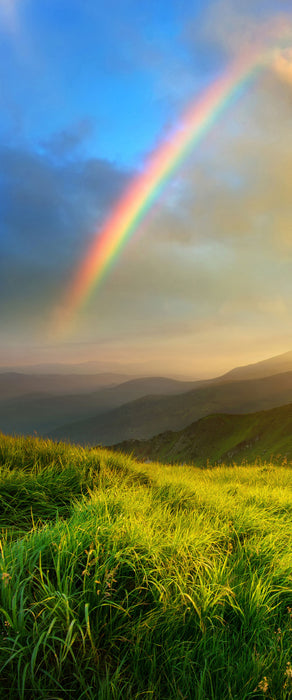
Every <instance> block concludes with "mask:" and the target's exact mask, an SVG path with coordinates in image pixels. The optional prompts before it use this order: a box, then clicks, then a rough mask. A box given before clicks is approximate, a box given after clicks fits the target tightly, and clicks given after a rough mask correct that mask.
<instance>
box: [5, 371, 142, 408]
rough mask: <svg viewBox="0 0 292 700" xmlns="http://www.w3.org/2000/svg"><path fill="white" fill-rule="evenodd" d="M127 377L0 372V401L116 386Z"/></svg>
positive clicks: (84, 391) (83, 391)
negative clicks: (28, 395) (33, 395)
mask: <svg viewBox="0 0 292 700" xmlns="http://www.w3.org/2000/svg"><path fill="white" fill-rule="evenodd" d="M127 379H129V378H128V377H127V376H124V375H115V374H25V373H22V372H5V373H4V372H3V373H1V372H0V401H3V400H6V399H11V398H14V397H16V396H24V395H25V394H51V395H56V396H59V395H68V394H76V393H82V394H83V393H89V392H93V391H96V390H97V389H101V388H102V387H107V386H108V387H109V386H116V385H117V384H120V383H121V382H124V381H126V380H127Z"/></svg>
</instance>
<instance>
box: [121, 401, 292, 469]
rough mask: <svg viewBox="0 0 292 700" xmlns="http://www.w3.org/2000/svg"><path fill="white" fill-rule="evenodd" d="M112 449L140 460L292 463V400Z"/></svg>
mask: <svg viewBox="0 0 292 700" xmlns="http://www.w3.org/2000/svg"><path fill="white" fill-rule="evenodd" d="M110 447H111V449H114V450H117V451H120V452H125V453H126V454H132V455H133V456H134V457H136V458H137V459H142V460H145V459H147V460H151V461H159V462H163V463H164V462H170V463H182V462H186V463H188V464H191V463H193V464H197V465H205V464H206V463H207V462H209V463H211V464H215V463H219V464H220V463H221V462H224V463H225V464H228V463H232V462H242V461H248V460H250V461H254V460H255V459H256V458H260V459H261V460H263V461H269V460H271V459H273V460H274V461H277V460H278V461H280V462H283V461H284V462H285V460H287V463H292V403H291V404H289V405H287V406H280V407H279V408H272V409H270V410H268V411H260V412H257V413H246V414H243V415H232V414H225V413H222V414H218V413H216V414H215V415H214V414H213V415H210V416H206V417H205V418H200V419H199V420H198V421H196V422H194V423H192V424H191V425H189V426H187V428H184V429H183V430H181V431H177V432H174V431H170V430H169V431H166V432H164V433H160V434H159V435H155V436H154V437H152V438H150V439H149V440H128V441H124V442H121V443H120V444H117V445H111V446H110Z"/></svg>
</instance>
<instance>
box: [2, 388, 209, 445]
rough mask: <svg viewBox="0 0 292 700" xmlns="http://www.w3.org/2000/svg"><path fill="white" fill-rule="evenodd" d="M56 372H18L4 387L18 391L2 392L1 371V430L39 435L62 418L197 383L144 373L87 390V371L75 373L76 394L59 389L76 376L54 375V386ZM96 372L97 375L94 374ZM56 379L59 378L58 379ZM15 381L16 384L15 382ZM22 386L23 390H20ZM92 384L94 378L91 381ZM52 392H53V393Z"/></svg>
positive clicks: (87, 415)
mask: <svg viewBox="0 0 292 700" xmlns="http://www.w3.org/2000/svg"><path fill="white" fill-rule="evenodd" d="M54 376H55V375H51V376H50V375H45V377H42V376H40V377H29V381H28V379H27V377H26V376H25V375H20V381H19V382H18V381H17V378H18V375H17V377H14V378H13V379H14V381H13V382H12V383H10V384H9V382H8V386H7V387H6V392H7V393H8V392H9V391H10V393H12V392H13V391H14V392H17V391H21V394H20V395H15V394H14V395H13V393H12V395H11V396H9V395H8V396H7V395H6V398H5V396H3V393H2V394H1V386H2V391H3V387H4V389H5V381H6V379H7V375H0V430H2V432H6V433H9V432H12V433H14V432H15V433H24V434H27V433H28V434H30V433H32V432H37V433H38V434H40V435H44V434H46V433H47V432H48V431H51V430H54V429H55V428H58V426H60V425H62V424H63V423H64V422H71V421H74V420H75V421H76V420H82V419H87V418H90V417H91V416H92V415H95V416H99V415H100V414H103V413H105V412H107V411H110V410H112V409H114V408H116V407H118V406H121V405H123V404H125V403H127V402H129V401H133V400H135V399H137V398H140V397H142V396H144V395H145V394H149V393H151V394H154V395H155V394H163V395H169V394H171V395H175V394H177V393H181V392H183V391H186V390H187V389H190V388H191V387H194V386H197V383H196V382H179V381H178V380H175V379H167V378H165V377H146V378H142V379H130V380H128V381H126V382H123V383H122V384H117V385H114V386H105V387H99V388H98V387H97V390H96V391H89V387H88V383H87V384H86V385H85V387H84V386H83V384H82V382H83V379H84V377H85V378H86V375H80V376H78V375H76V377H77V379H78V382H81V384H80V386H83V392H82V393H79V394H76V393H72V391H71V393H70V391H68V390H67V393H66V394H65V393H61V394H60V395H59V393H58V390H59V388H60V386H63V387H64V386H66V387H67V385H66V382H67V380H68V381H69V384H68V387H69V388H70V386H72V387H74V386H76V381H75V380H76V377H75V375H74V376H73V383H71V375H67V376H65V375H61V376H60V377H59V378H58V377H57V381H56V386H55V385H54V382H53V379H54ZM97 376H98V375H97ZM58 379H59V381H58ZM15 382H16V386H15ZM25 386H26V387H27V388H30V393H28V394H24V393H23V389H24V387H25ZM21 387H22V390H21ZM92 387H93V388H94V382H92ZM54 392H55V393H54Z"/></svg>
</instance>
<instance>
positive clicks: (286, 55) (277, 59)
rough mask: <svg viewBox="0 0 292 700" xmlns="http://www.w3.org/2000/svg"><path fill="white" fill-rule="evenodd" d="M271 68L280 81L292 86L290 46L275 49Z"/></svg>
mask: <svg viewBox="0 0 292 700" xmlns="http://www.w3.org/2000/svg"><path fill="white" fill-rule="evenodd" d="M273 69H274V71H275V73H276V75H277V76H278V77H279V78H280V80H281V81H283V82H284V83H287V84H288V85H291V86H292V48H289V49H286V50H283V51H280V50H278V51H275V56H274V60H273Z"/></svg>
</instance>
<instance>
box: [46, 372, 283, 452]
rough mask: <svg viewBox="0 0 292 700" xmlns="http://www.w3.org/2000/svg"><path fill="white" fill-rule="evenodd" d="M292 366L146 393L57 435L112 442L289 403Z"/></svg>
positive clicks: (97, 441) (139, 437) (146, 436)
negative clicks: (271, 372)
mask: <svg viewBox="0 0 292 700" xmlns="http://www.w3.org/2000/svg"><path fill="white" fill-rule="evenodd" d="M291 399H292V372H286V373H284V374H279V375H275V376H271V377H265V378H262V379H248V380H246V381H235V382H224V381H222V382H221V383H219V382H218V383H216V382H215V383H210V384H205V385H203V386H199V387H197V388H196V389H193V390H191V391H188V392H186V393H184V394H179V395H177V396H148V397H145V398H142V399H138V400H136V401H133V402H130V403H127V404H125V405H123V406H121V407H120V408H117V409H115V410H113V411H109V412H108V413H105V414H102V415H99V416H94V417H93V418H89V419H88V420H85V421H80V422H76V423H72V424H69V425H64V426H63V427H62V428H59V429H57V430H55V431H54V432H53V433H51V436H52V437H53V438H54V439H69V440H70V441H72V442H80V443H82V444H97V443H102V444H105V445H107V444H113V443H117V442H121V441H122V440H129V439H132V438H138V439H141V438H149V437H152V436H153V435H156V434H157V433H159V432H163V431H165V430H180V429H182V428H185V427H186V426H187V425H189V424H190V423H191V422H193V421H195V420H197V419H198V418H202V417H203V416H207V415H209V414H212V413H250V412H252V411H260V410H265V409H268V408H274V407H276V406H281V405H284V404H288V403H290V402H291Z"/></svg>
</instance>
